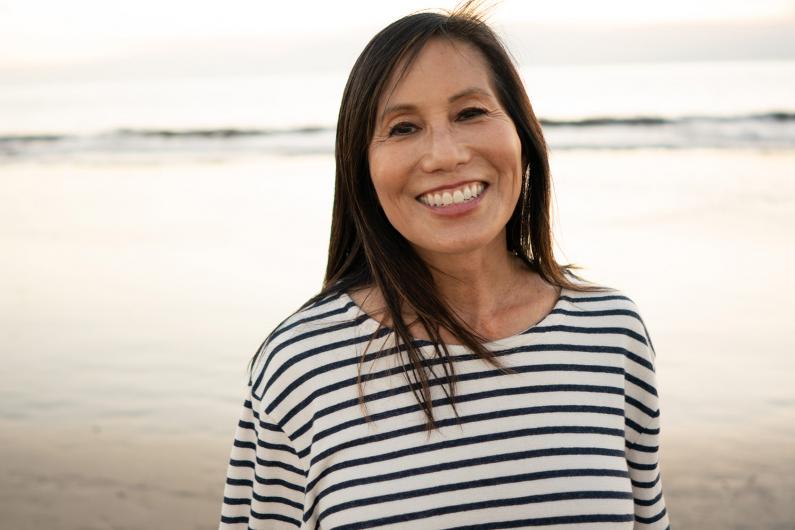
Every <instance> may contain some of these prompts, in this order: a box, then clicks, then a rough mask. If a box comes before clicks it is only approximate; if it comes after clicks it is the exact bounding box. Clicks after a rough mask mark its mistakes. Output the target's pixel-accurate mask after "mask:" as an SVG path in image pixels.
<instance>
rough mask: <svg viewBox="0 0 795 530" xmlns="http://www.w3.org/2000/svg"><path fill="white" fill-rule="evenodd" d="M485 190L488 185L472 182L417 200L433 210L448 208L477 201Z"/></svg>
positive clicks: (433, 192) (424, 195)
mask: <svg viewBox="0 0 795 530" xmlns="http://www.w3.org/2000/svg"><path fill="white" fill-rule="evenodd" d="M484 189H486V185H485V184H483V183H482V182H472V183H469V184H464V185H463V186H459V187H457V188H450V189H446V190H439V191H431V192H428V193H424V194H422V195H420V196H419V197H417V200H418V201H420V202H421V203H423V204H425V205H427V206H431V207H433V208H447V207H449V206H454V205H457V204H463V203H465V202H469V201H473V200H475V199H477V198H478V197H479V196H480V194H481V193H483V190H484Z"/></svg>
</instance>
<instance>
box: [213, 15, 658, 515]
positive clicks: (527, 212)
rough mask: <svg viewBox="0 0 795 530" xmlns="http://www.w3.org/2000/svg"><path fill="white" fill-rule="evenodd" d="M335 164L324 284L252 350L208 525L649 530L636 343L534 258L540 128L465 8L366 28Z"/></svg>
mask: <svg viewBox="0 0 795 530" xmlns="http://www.w3.org/2000/svg"><path fill="white" fill-rule="evenodd" d="M336 162H337V171H336V192H335V200H334V211H333V219H332V233H331V244H330V248H329V258H328V268H327V272H326V278H325V284H324V285H325V286H324V289H323V290H322V292H321V293H320V294H319V295H317V296H316V297H314V298H313V299H312V300H310V301H309V302H307V304H305V305H304V306H303V307H302V308H301V309H300V310H299V311H298V312H296V313H295V314H293V315H291V316H290V317H289V318H287V320H285V321H284V322H283V323H282V324H280V325H279V326H278V327H277V328H276V329H275V330H274V331H273V332H272V333H271V335H270V336H269V337H268V339H267V340H266V341H265V343H264V344H263V346H262V347H261V348H260V350H259V352H258V354H257V355H256V356H255V359H254V361H253V363H252V372H251V380H250V383H249V395H248V397H247V399H246V401H245V406H244V409H243V417H242V418H241V420H240V423H239V426H238V430H237V433H236V438H235V443H234V448H233V452H232V459H231V461H230V465H229V472H228V478H227V482H226V490H225V495H224V505H223V513H222V519H221V528H249V527H250V528H295V527H300V528H313V529H314V528H340V529H342V528H345V529H353V528H373V527H388V528H401V529H402V528H413V529H431V528H520V527H530V526H539V525H543V526H551V527H554V528H611V529H613V528H633V527H635V528H661V529H662V528H666V527H667V526H668V518H667V515H666V511H665V506H664V500H663V496H662V486H661V483H660V476H659V470H658V455H657V445H658V444H657V439H658V436H659V428H658V419H659V409H658V405H657V394H656V390H655V379H654V367H653V360H654V352H653V349H652V345H651V341H650V340H649V337H648V334H647V332H646V330H645V327H644V326H643V323H642V320H641V318H640V316H639V315H638V312H637V308H636V307H635V305H634V304H633V303H632V301H630V300H629V299H628V298H626V297H625V296H623V295H621V294H620V293H618V292H617V291H614V290H608V289H605V288H600V287H596V286H593V285H590V284H586V283H585V282H584V281H582V280H580V279H578V278H577V277H576V276H574V275H573V274H571V273H570V272H569V271H568V269H567V268H566V267H563V266H559V265H557V264H556V262H555V260H554V258H553V256H552V250H551V249H552V245H551V233H550V223H549V204H550V178H549V169H548V163H547V156H546V147H545V144H544V140H543V136H542V134H541V129H540V126H539V124H538V121H537V120H536V118H535V116H534V115H533V111H532V109H531V107H530V103H529V101H528V99H527V96H526V94H525V91H524V88H523V86H522V83H521V81H520V79H519V76H518V74H517V72H516V70H515V68H514V66H513V65H512V63H511V61H510V58H509V56H508V55H507V53H506V51H505V50H504V48H503V47H502V46H501V44H500V43H499V40H498V39H497V38H496V37H495V35H494V34H493V33H492V32H491V30H490V29H489V28H488V27H487V26H486V24H485V23H483V22H482V20H480V19H479V18H478V16H477V15H476V14H473V13H472V12H470V11H467V9H466V8H465V9H463V10H460V11H458V12H455V13H453V14H450V15H441V14H434V13H422V14H415V15H411V16H408V17H405V18H403V19H400V20H398V21H397V22H394V23H393V24H391V25H390V26H388V27H387V28H385V29H384V30H383V31H381V32H380V33H379V34H378V35H376V36H375V37H374V38H373V40H372V41H371V42H370V43H369V44H368V45H367V47H366V48H365V50H364V51H363V52H362V54H361V56H360V57H359V59H358V61H357V62H356V64H355V65H354V67H353V70H352V72H351V75H350V78H349V80H348V84H347V86H346V89H345V93H344V95H343V100H342V105H341V109H340V115H339V122H338V126H337V145H336ZM364 368H366V370H365V369H364Z"/></svg>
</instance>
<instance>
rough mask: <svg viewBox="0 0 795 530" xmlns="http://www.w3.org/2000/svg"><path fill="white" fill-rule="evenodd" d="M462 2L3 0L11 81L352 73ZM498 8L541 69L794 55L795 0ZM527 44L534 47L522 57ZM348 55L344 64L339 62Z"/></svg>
mask: <svg viewBox="0 0 795 530" xmlns="http://www.w3.org/2000/svg"><path fill="white" fill-rule="evenodd" d="M455 4H456V2H451V1H437V2H434V3H430V2H427V1H415V0H407V1H401V2H394V1H374V0H340V1H336V2H329V1H327V0H326V1H312V2H307V1H304V2H301V1H292V2H272V1H267V0H227V1H225V2H223V3H222V2H213V3H209V2H197V1H195V0H190V1H189V0H136V2H108V1H107V0H71V1H68V2H67V1H64V2H60V1H56V0H0V74H14V73H19V72H30V71H33V72H36V71H39V72H42V71H63V70H64V69H70V68H76V69H77V70H80V69H86V68H90V67H91V66H92V65H94V66H96V67H103V68H104V67H108V68H111V70H112V69H114V68H115V69H116V70H119V71H120V70H122V69H123V68H124V66H123V64H122V63H124V62H128V65H129V66H130V67H133V66H135V67H141V68H144V69H146V68H151V69H153V72H157V71H158V68H159V67H158V66H157V65H158V64H160V65H161V66H162V68H163V69H164V70H165V69H168V68H170V67H169V66H168V65H172V66H173V65H175V64H178V65H183V66H184V65H186V64H188V63H190V62H191V61H195V60H197V57H203V58H205V59H206V61H205V62H204V65H205V66H206V65H207V64H208V62H207V61H209V63H213V62H215V63H218V64H219V65H225V66H228V67H230V68H232V67H231V66H230V64H231V63H234V62H235V61H236V60H237V59H241V56H242V59H241V60H242V61H250V60H251V56H252V54H253V55H256V56H257V57H258V58H259V60H260V61H259V62H260V63H266V64H267V62H268V61H269V60H270V61H272V62H273V64H274V68H279V67H280V66H279V64H282V63H283V64H282V66H285V65H288V63H296V62H297V63H301V62H302V61H303V60H304V59H305V58H310V61H309V62H310V63H311V62H312V61H311V57H312V56H315V57H323V58H324V59H323V61H321V62H323V64H329V65H331V66H330V67H334V68H336V67H339V68H340V69H343V68H345V67H346V66H347V65H349V64H350V60H352V59H350V58H349V57H348V56H349V55H351V54H354V53H355V50H357V49H361V47H362V46H363V44H364V43H365V42H366V41H367V40H368V39H369V37H371V36H372V34H373V33H375V32H376V31H377V30H378V29H380V28H381V27H383V26H384V25H385V24H387V23H389V22H391V21H392V20H395V19H397V18H399V17H400V16H402V15H405V14H408V13H410V12H412V11H415V10H419V9H424V8H429V7H439V8H451V7H453V6H454V5H455ZM488 4H491V5H493V9H492V10H491V14H490V16H489V20H490V21H491V22H492V23H493V25H494V26H495V27H496V28H497V29H498V31H501V33H503V34H504V35H505V36H506V40H508V43H509V46H513V47H515V48H518V52H519V53H518V55H523V56H525V57H529V58H530V60H539V61H541V62H543V61H545V60H546V61H547V62H554V61H557V60H571V61H575V62H577V61H585V62H592V61H594V60H598V59H600V58H604V59H605V60H606V61H610V60H633V59H634V57H633V56H632V53H635V54H636V55H638V57H637V59H638V60H657V59H660V60H666V59H669V60H675V59H677V57H678V56H677V55H676V54H681V55H684V56H687V54H688V51H689V50H690V51H693V52H694V53H695V55H699V54H702V55H705V58H706V59H709V58H710V57H709V55H710V53H713V52H714V54H716V55H715V58H717V59H732V58H735V59H736V58H740V59H743V58H755V57H759V58H782V57H783V58H795V38H794V37H791V36H790V35H795V0H754V1H748V0H667V1H666V2H650V1H637V0H601V1H594V0H556V1H554V2H553V1H550V0H544V1H537V0H502V1H501V2H497V1H492V2H488ZM790 30H792V31H790ZM531 34H532V36H530V35H531ZM542 36H544V37H545V39H544V40H543V42H544V43H550V42H551V43H554V45H547V46H542V48H545V49H544V50H542V51H541V52H540V53H535V52H534V51H533V50H537V49H538V48H539V46H538V43H539V42H541V37H542ZM572 36H575V37H576V39H572V38H571V37H572ZM642 36H645V37H644V38H643V41H644V42H643V43H641V44H643V46H640V48H641V50H635V51H632V50H628V48H629V47H630V46H628V45H627V42H630V41H631V40H632V39H634V38H635V37H642ZM611 37H612V41H611ZM534 39H535V40H534ZM556 39H557V40H556ZM623 39H629V40H623ZM573 40H577V41H578V43H572V41H573ZM694 47H695V49H694ZM524 48H527V49H529V50H530V51H529V52H523V49H524ZM561 48H563V49H564V51H565V53H563V52H561ZM514 51H517V50H514ZM627 54H629V55H627ZM644 54H645V55H644ZM666 54H667V55H671V54H673V55H671V57H666ZM735 55H738V57H735ZM742 55H747V56H748V57H740V56H742ZM771 55H772V57H769V56H771ZM777 55H778V57H777ZM337 56H342V57H344V59H342V60H340V61H339V64H337V63H336V62H335V60H336V58H337ZM310 67H311V65H310Z"/></svg>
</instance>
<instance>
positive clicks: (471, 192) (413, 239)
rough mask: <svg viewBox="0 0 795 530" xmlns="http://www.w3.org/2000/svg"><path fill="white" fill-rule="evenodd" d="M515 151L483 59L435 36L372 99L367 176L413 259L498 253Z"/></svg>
mask: <svg viewBox="0 0 795 530" xmlns="http://www.w3.org/2000/svg"><path fill="white" fill-rule="evenodd" d="M396 70H397V71H398V72H400V70H401V68H400V67H398V68H397V69H396ZM395 83H396V84H395ZM521 151H522V148H521V142H520V140H519V136H518V134H517V133H516V127H515V126H514V124H513V121H512V120H511V118H510V117H509V116H508V114H507V113H506V111H505V109H503V107H502V105H501V104H500V102H499V100H498V99H497V95H496V93H495V90H494V88H493V86H492V82H491V75H490V71H489V67H488V65H487V63H486V60H485V58H484V57H483V55H482V54H481V53H480V52H479V51H478V50H477V49H476V48H474V47H473V46H471V45H469V44H465V43H461V42H458V41H456V42H454V43H452V42H450V41H449V40H447V39H434V40H431V41H430V42H429V43H428V44H426V45H425V47H424V48H423V49H422V50H421V51H420V53H419V54H418V55H417V57H416V58H415V60H414V62H413V63H412V64H411V66H410V67H409V68H408V70H407V71H406V73H405V75H404V77H403V78H402V79H399V80H396V79H395V76H394V75H393V79H392V81H391V82H390V83H389V84H388V85H387V89H386V91H385V95H384V96H383V97H382V98H381V101H379V105H378V114H377V116H376V125H375V133H374V135H373V138H372V141H371V143H370V148H369V162H370V175H371V176H372V180H373V186H374V187H375V191H376V193H377V195H378V200H379V202H380V203H381V207H382V208H383V209H384V212H385V213H386V216H387V218H388V219H389V221H390V223H392V225H393V226H394V227H395V229H397V230H398V232H400V233H401V234H402V235H403V237H405V238H406V239H407V240H408V241H409V242H410V243H411V244H412V245H413V246H414V247H415V249H416V250H417V251H418V253H419V254H420V255H426V256H427V255H429V254H465V253H471V252H473V251H477V250H480V249H502V250H504V249H505V235H504V230H505V225H506V223H507V222H508V220H509V219H510V217H511V214H512V213H513V210H514V207H515V206H516V202H517V200H518V198H519V193H520V191H521V182H522V152H521Z"/></svg>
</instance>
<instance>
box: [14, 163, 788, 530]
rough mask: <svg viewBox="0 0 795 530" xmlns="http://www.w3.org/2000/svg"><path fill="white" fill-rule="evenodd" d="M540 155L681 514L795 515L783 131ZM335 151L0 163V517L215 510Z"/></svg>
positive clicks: (61, 519)
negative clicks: (627, 321)
mask: <svg viewBox="0 0 795 530" xmlns="http://www.w3.org/2000/svg"><path fill="white" fill-rule="evenodd" d="M551 165H552V174H553V178H554V182H555V212H554V214H555V218H554V219H555V223H554V226H555V236H556V244H557V247H556V252H557V257H558V259H559V261H561V262H571V263H575V264H578V265H581V266H582V267H583V269H582V270H581V271H580V273H581V274H582V275H583V276H584V277H586V278H588V279H591V280H594V281H596V282H598V283H604V284H607V285H610V286H613V287H616V288H619V289H621V290H622V291H624V292H626V293H627V294H628V295H629V296H630V297H631V298H632V299H633V300H634V301H635V302H636V303H637V304H638V306H639V308H640V310H641V313H642V316H643V318H644V321H645V322H646V324H647V326H648V328H649V332H650V334H651V337H652V340H653V341H654V346H655V349H656V352H657V373H658V385H659V389H660V401H661V408H662V444H661V447H662V453H661V454H662V477H663V485H664V491H665V496H666V500H667V505H668V511H669V513H670V517H671V522H672V528H674V529H698V530H712V529H716V530H717V529H738V530H739V529H746V528H753V529H755V530H756V529H771V530H772V529H782V528H783V529H786V528H795V504H793V503H792V499H793V498H795V390H793V387H792V385H791V379H792V374H793V373H795V356H793V352H795V338H793V336H792V334H791V333H790V332H789V331H790V327H791V323H792V317H793V309H792V300H793V299H795V287H793V285H792V282H790V281H789V275H790V273H791V270H792V264H793V263H795V248H793V246H792V245H791V243H790V242H791V240H792V235H793V233H795V180H793V179H792V176H793V168H795V151H792V150H788V149H778V150H777V149H689V150H679V149H610V150H557V151H556V150H553V152H552V154H551ZM333 168H334V164H333V158H332V156H331V155H330V154H329V153H318V154H302V155H301V156H288V155H285V156H277V155H261V156H254V155H251V156H248V155H247V156H245V157H244V156H231V157H223V156H219V157H218V158H217V159H214V160H207V159H202V160H201V161H191V160H189V159H175V160H167V161H165V162H164V161H163V160H158V159H148V158H146V157H138V158H135V159H131V160H112V161H97V160H96V159H92V158H90V157H89V158H88V159H86V160H82V161H81V160H79V159H78V160H69V161H68V163H67V162H57V161H55V162H41V161H35V160H34V161H29V160H23V161H19V162H5V163H4V164H3V166H2V169H1V170H0V226H2V227H3V230H2V232H1V233H0V242H1V243H2V245H3V248H5V249H7V253H5V258H4V259H3V260H2V261H0V290H2V292H4V293H6V294H5V295H4V296H3V297H2V298H1V299H0V317H1V318H2V322H3V325H2V328H1V332H2V338H3V346H2V363H3V366H4V370H3V371H2V372H0V398H2V399H0V476H2V477H3V478H2V480H0V521H1V522H2V524H0V526H2V527H3V528H9V529H12V528H13V529H15V530H26V529H33V528H44V527H46V528H58V529H65V530H71V529H136V530H137V529H141V530H143V529H161V528H162V529H202V528H207V529H209V528H213V527H216V526H217V519H218V514H219V509H220V503H221V495H222V490H223V482H224V473H225V470H226V463H227V461H228V457H229V451H230V449H231V441H232V436H233V431H234V427H235V425H236V422H237V415H238V412H239V410H240V407H241V404H242V398H243V394H244V390H245V380H246V363H247V361H248V359H249V358H250V356H251V354H252V353H253V352H254V351H255V350H256V348H257V347H258V346H259V343H260V342H261V341H262V340H263V339H264V337H265V336H266V335H267V333H268V332H269V331H270V330H271V329H272V328H273V327H274V326H275V325H277V324H278V323H279V322H280V321H281V320H282V319H283V318H284V317H285V316H287V315H288V314H289V313H290V312H291V311H293V310H294V309H296V308H297V307H298V306H299V305H300V304H301V303H303V302H304V301H305V300H306V299H307V298H308V297H309V296H311V295H312V294H314V292H316V291H317V290H318V289H319V287H320V283H321V279H322V274H323V270H324V266H325V263H324V260H325V252H326V246H327V241H328V227H329V220H330V211H331V201H332V190H333Z"/></svg>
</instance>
